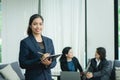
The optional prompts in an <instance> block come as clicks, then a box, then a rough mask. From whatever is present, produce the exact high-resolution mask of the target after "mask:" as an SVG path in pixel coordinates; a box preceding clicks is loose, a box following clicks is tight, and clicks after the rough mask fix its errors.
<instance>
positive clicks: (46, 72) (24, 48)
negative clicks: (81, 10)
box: [19, 14, 56, 80]
mask: <svg viewBox="0 0 120 80" xmlns="http://www.w3.org/2000/svg"><path fill="white" fill-rule="evenodd" d="M43 22H44V19H43V17H42V16H40V15H39V14H34V15H32V16H31V17H30V20H29V24H28V29H27V34H28V37H26V38H25V39H23V40H21V42H20V51H19V63H20V67H21V68H23V69H25V80H52V78H51V68H53V67H55V65H56V60H52V59H49V58H47V57H48V56H50V55H53V54H55V52H54V46H53V42H52V40H51V39H50V38H48V37H45V36H43V35H42V30H43Z"/></svg>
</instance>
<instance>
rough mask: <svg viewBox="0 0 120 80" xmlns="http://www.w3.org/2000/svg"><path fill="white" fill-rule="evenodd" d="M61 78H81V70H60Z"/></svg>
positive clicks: (74, 79) (75, 79)
mask: <svg viewBox="0 0 120 80" xmlns="http://www.w3.org/2000/svg"><path fill="white" fill-rule="evenodd" d="M60 80H81V77H80V72H72V71H62V72H60Z"/></svg>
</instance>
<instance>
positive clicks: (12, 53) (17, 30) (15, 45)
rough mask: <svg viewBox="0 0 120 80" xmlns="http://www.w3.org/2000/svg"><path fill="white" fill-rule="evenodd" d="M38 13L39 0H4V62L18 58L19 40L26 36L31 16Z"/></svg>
mask: <svg viewBox="0 0 120 80" xmlns="http://www.w3.org/2000/svg"><path fill="white" fill-rule="evenodd" d="M34 13H38V0H2V19H3V21H2V62H3V63H8V62H12V61H16V60H18V55H19V45H20V44H19V42H20V40H21V39H23V38H24V37H25V36H26V30H27V26H28V19H29V17H30V16H31V15H32V14H34Z"/></svg>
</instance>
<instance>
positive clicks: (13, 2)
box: [2, 0, 114, 63]
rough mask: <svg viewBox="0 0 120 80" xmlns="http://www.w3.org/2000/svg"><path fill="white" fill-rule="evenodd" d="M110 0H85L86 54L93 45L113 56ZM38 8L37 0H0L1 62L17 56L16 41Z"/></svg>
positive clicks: (91, 52) (112, 13) (90, 55)
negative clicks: (0, 3)
mask: <svg viewBox="0 0 120 80" xmlns="http://www.w3.org/2000/svg"><path fill="white" fill-rule="evenodd" d="M113 1H114V0H87V12H88V14H87V17H88V18H87V30H88V31H87V36H88V37H87V43H88V44H87V49H88V51H87V52H88V58H91V57H93V56H94V54H95V49H96V47H99V46H103V47H105V48H106V49H107V57H108V59H113V58H114V2H113ZM37 12H38V0H2V16H3V21H2V23H3V24H2V62H5V63H6V62H12V61H16V60H18V55H19V42H20V40H21V39H22V38H24V37H25V36H26V29H27V24H28V19H29V17H30V16H31V15H32V14H34V13H37Z"/></svg>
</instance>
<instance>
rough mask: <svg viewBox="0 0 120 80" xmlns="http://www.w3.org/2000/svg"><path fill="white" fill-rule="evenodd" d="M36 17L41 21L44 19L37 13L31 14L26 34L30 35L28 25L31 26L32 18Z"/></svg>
mask: <svg viewBox="0 0 120 80" xmlns="http://www.w3.org/2000/svg"><path fill="white" fill-rule="evenodd" d="M36 18H41V20H42V22H44V19H43V17H42V16H41V15H39V14H33V15H32V16H31V17H30V19H29V24H28V29H27V34H28V35H31V34H32V29H31V28H30V26H31V24H32V22H33V20H34V19H36Z"/></svg>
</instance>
